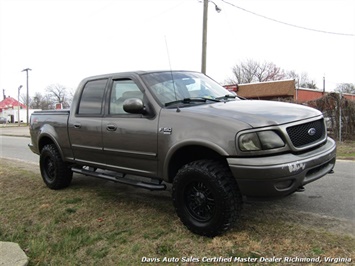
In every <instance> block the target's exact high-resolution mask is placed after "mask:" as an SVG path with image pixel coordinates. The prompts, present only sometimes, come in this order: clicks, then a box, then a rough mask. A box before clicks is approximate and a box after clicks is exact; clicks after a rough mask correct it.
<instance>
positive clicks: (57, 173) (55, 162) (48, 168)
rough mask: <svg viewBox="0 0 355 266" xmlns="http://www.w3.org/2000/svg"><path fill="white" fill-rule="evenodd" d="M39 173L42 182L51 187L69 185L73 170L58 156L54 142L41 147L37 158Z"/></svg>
mask: <svg viewBox="0 0 355 266" xmlns="http://www.w3.org/2000/svg"><path fill="white" fill-rule="evenodd" d="M39 165H40V170H41V175H42V178H43V181H44V183H45V184H46V185H47V187H49V188H51V189H61V188H66V187H68V186H69V185H70V183H71V180H72V178H73V172H72V171H71V170H70V169H69V167H68V164H67V163H66V162H64V161H63V160H62V158H61V156H60V153H59V151H58V149H57V147H56V146H55V145H54V144H47V145H45V146H44V147H43V149H42V151H41V155H40V159H39Z"/></svg>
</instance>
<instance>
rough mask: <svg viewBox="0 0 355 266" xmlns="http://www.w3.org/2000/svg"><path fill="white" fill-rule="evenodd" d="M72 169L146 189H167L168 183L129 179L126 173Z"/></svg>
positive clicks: (76, 171) (79, 172) (75, 171)
mask: <svg viewBox="0 0 355 266" xmlns="http://www.w3.org/2000/svg"><path fill="white" fill-rule="evenodd" d="M71 170H72V171H73V172H74V173H78V174H83V175H88V176H93V177H97V178H101V179H105V180H109V181H112V182H116V183H122V184H125V185H131V186H135V187H140V188H144V189H149V190H165V189H166V185H165V184H161V183H153V182H151V183H149V182H144V181H138V180H133V179H127V178H125V177H124V176H125V175H121V176H118V175H116V176H114V175H108V174H105V173H99V172H95V171H90V170H85V169H82V168H75V167H73V168H71Z"/></svg>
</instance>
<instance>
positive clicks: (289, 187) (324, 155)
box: [227, 138, 336, 197]
mask: <svg viewBox="0 0 355 266" xmlns="http://www.w3.org/2000/svg"><path fill="white" fill-rule="evenodd" d="M335 160H336V144H335V141H334V140H332V139H331V138H328V139H327V142H326V143H325V144H324V145H323V146H321V147H319V148H317V149H315V150H312V151H309V152H306V153H303V154H282V155H276V156H268V157H258V158H228V159H227V161H228V164H229V167H230V169H231V171H232V174H233V176H234V177H235V179H236V180H237V183H238V185H239V189H240V191H241V193H242V195H245V196H252V197H278V196H286V195H289V194H291V193H293V192H295V191H296V190H297V189H298V188H299V187H302V186H303V185H305V184H308V183H310V182H313V181H315V180H317V179H319V178H321V177H322V176H324V175H326V174H327V173H329V172H330V171H331V170H332V169H333V168H334V165H335Z"/></svg>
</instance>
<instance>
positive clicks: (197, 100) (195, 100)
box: [165, 97, 220, 107]
mask: <svg viewBox="0 0 355 266" xmlns="http://www.w3.org/2000/svg"><path fill="white" fill-rule="evenodd" d="M207 101H212V102H220V100H218V99H217V98H216V99H213V98H208V97H196V98H184V99H181V100H176V101H172V102H167V103H165V107H166V106H170V105H174V104H177V103H183V104H188V103H205V102H207Z"/></svg>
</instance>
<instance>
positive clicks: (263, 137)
mask: <svg viewBox="0 0 355 266" xmlns="http://www.w3.org/2000/svg"><path fill="white" fill-rule="evenodd" d="M283 146H285V143H284V141H283V140H282V139H281V138H280V136H279V135H278V134H277V133H276V132H275V131H260V132H253V133H246V134H243V135H241V136H239V148H240V150H242V151H260V150H269V149H275V148H281V147H283Z"/></svg>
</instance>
